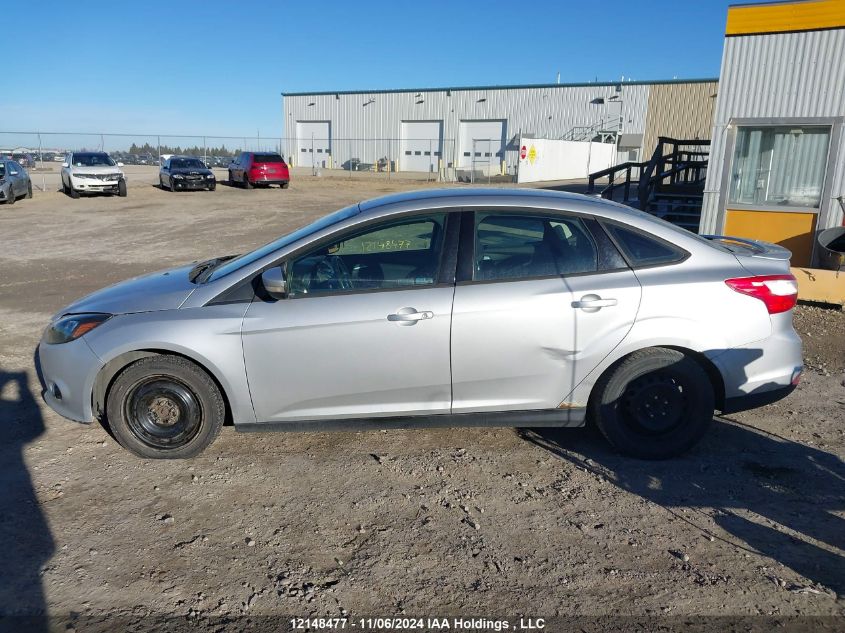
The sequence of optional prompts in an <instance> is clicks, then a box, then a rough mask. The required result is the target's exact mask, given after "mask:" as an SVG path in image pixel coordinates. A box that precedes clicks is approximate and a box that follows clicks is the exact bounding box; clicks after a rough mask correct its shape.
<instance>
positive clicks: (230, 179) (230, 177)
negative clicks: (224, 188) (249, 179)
mask: <svg viewBox="0 0 845 633" xmlns="http://www.w3.org/2000/svg"><path fill="white" fill-rule="evenodd" d="M229 184H230V185H231V186H234V185H235V177H234V176H233V175H232V170H231V169H230V170H229Z"/></svg>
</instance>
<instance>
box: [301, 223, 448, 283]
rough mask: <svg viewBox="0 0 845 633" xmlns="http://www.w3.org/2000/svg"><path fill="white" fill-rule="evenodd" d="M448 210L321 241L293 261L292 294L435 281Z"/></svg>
mask: <svg viewBox="0 0 845 633" xmlns="http://www.w3.org/2000/svg"><path fill="white" fill-rule="evenodd" d="M445 225H446V214H445V213H438V214H433V215H425V216H416V217H412V218H405V219H403V220H400V221H393V222H386V223H382V224H379V225H377V226H375V227H371V228H369V229H365V230H363V231H357V232H355V233H352V234H350V235H347V236H343V237H342V238H341V239H340V240H338V241H332V242H330V243H323V244H321V245H320V246H318V247H316V248H315V249H313V250H312V251H310V252H308V253H306V254H305V255H301V256H299V257H297V258H296V259H295V260H293V262H291V263H290V265H289V268H288V279H289V286H290V292H291V295H292V296H294V297H296V296H304V295H320V294H327V293H343V292H352V291H359V290H395V289H413V288H423V287H426V286H433V285H434V284H435V282H436V280H437V276H438V272H439V267H440V255H441V251H442V244H443V234H444V228H445Z"/></svg>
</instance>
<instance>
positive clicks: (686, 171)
mask: <svg viewBox="0 0 845 633" xmlns="http://www.w3.org/2000/svg"><path fill="white" fill-rule="evenodd" d="M709 156H710V141H709V140H701V139H694V140H678V139H674V138H669V137H666V136H661V137H659V138H658V139H657V147H656V148H655V150H654V152H653V153H652V155H651V158H650V159H649V160H648V161H647V162H640V163H638V162H627V163H621V164H619V165H615V166H614V167H610V168H609V169H603V170H601V171H597V172H595V173H593V174H590V179H589V185H588V188H587V192H588V193H593V194H594V193H595V190H596V181H598V180H600V179H603V178H607V184H606V185H605V186H604V188H603V189H602V190H601V191H600V192H599V193H600V195H601V196H602V197H603V198H607V199H609V200H616V201H617V202H622V203H623V204H627V205H630V206H633V207H637V208H638V209H642V210H643V211H646V212H647V213H651V214H652V215H655V216H657V217H659V218H663V219H664V220H666V221H668V222H671V223H672V224H675V225H677V226H680V227H683V228H685V229H688V230H690V231H692V232H694V233H697V232H698V227H699V223H700V221H701V205H702V202H703V199H704V181H705V179H706V177H707V164H708V162H709Z"/></svg>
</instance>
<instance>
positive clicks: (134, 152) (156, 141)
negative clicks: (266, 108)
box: [0, 131, 281, 170]
mask: <svg viewBox="0 0 845 633" xmlns="http://www.w3.org/2000/svg"><path fill="white" fill-rule="evenodd" d="M83 150H88V151H104V152H109V153H110V154H111V155H112V157H113V158H114V159H115V160H119V161H120V162H122V163H124V164H125V165H160V164H161V162H162V156H164V157H167V156H168V155H170V154H188V155H191V156H197V157H199V158H202V159H203V160H205V161H206V162H207V163H209V165H210V166H213V167H221V166H223V167H225V166H226V165H228V164H229V162H230V161H231V159H232V157H234V156H236V155H237V154H238V153H240V152H242V151H262V152H268V151H269V152H281V139H280V138H278V137H276V138H273V137H260V136H220V135H209V136H191V135H175V134H107V133H96V132H91V133H76V132H2V131H0V154H3V155H12V156H14V157H15V159H16V160H18V162H21V163H22V164H23V166H24V167H27V168H28V169H30V170H39V169H49V168H50V167H51V166H52V164H53V163H58V164H61V163H62V161H63V160H64V157H65V155H66V154H67V152H70V151H83Z"/></svg>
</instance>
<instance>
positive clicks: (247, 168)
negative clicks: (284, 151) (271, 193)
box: [229, 152, 290, 189]
mask: <svg viewBox="0 0 845 633" xmlns="http://www.w3.org/2000/svg"><path fill="white" fill-rule="evenodd" d="M229 182H230V183H231V184H239V185H241V186H242V187H243V188H244V189H252V188H253V187H254V186H262V185H266V186H268V187H269V186H270V185H279V186H280V187H281V188H282V189H287V188H288V184H289V183H290V172H288V166H287V163H285V160H284V159H283V158H282V157H281V156H279V155H278V154H276V153H274V152H241V154H240V156H238V157H237V158H236V159H235V160H233V161H232V162H231V163H230V164H229Z"/></svg>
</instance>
